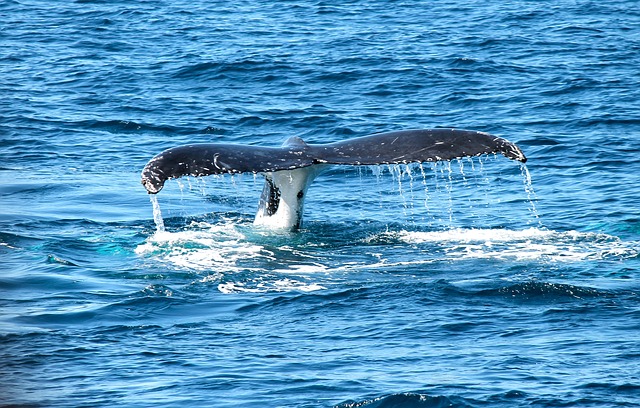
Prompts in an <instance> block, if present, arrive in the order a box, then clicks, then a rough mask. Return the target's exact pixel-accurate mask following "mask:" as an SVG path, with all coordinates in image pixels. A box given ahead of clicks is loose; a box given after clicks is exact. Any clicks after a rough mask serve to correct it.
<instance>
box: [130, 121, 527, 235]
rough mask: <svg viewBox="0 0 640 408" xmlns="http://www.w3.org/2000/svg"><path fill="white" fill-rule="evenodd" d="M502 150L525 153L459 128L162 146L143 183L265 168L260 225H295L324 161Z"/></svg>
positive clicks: (395, 160)
mask: <svg viewBox="0 0 640 408" xmlns="http://www.w3.org/2000/svg"><path fill="white" fill-rule="evenodd" d="M491 153H494V154H495V153H501V154H503V155H504V156H506V157H507V158H509V159H512V160H518V161H521V162H523V163H524V162H526V161H527V158H526V157H525V155H524V154H523V153H522V151H521V150H520V149H519V148H518V147H517V146H516V145H515V144H513V143H511V142H509V141H507V140H505V139H502V138H500V137H497V136H493V135H490V134H488V133H484V132H477V131H472V130H459V129H422V130H401V131H396V132H387V133H378V134H374V135H370V136H364V137H359V138H355V139H350V140H345V141H341V142H335V143H329V144H323V145H310V144H307V143H305V142H304V141H303V140H302V139H300V138H298V137H292V138H289V139H288V140H287V141H286V142H285V143H284V145H283V146H282V147H261V146H248V145H236V144H218V143H206V144H190V145H184V146H178V147H174V148H171V149H168V150H165V151H163V152H162V153H160V154H158V155H157V156H155V157H154V158H152V159H151V160H150V161H149V163H147V165H146V166H145V167H144V169H143V170H142V180H141V181H142V184H143V185H144V187H145V188H146V190H147V192H148V193H149V194H156V193H158V192H159V191H160V190H162V187H163V186H164V183H165V181H166V180H168V179H173V178H179V177H182V176H195V177H198V176H207V175H211V174H223V173H263V174H264V175H265V178H266V183H265V188H264V191H263V194H262V197H261V199H260V206H259V209H258V214H257V216H256V221H255V222H256V224H264V225H269V226H272V227H283V228H297V227H299V226H300V225H301V220H302V208H303V202H304V196H305V195H306V190H307V188H308V186H309V184H310V183H311V182H312V181H313V179H314V178H315V177H316V176H317V175H318V174H319V173H320V172H321V170H322V169H324V168H325V167H326V166H322V165H340V164H341V165H377V164H401V163H404V164H407V163H421V162H435V161H442V160H452V159H456V158H462V157H472V156H479V155H482V154H491Z"/></svg>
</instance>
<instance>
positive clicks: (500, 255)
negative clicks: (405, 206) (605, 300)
mask: <svg viewBox="0 0 640 408" xmlns="http://www.w3.org/2000/svg"><path fill="white" fill-rule="evenodd" d="M386 234H387V235H392V236H393V235H394V234H395V237H396V238H397V239H399V240H400V241H402V242H405V243H408V244H424V243H436V244H439V245H441V246H442V247H444V250H445V252H446V254H447V257H448V258H451V259H468V258H484V259H489V258H495V259H517V260H535V259H545V260H550V261H561V262H564V261H579V260H586V259H603V258H606V257H609V256H618V257H620V256H635V255H637V253H638V251H637V248H635V245H633V244H630V243H624V242H622V241H621V240H620V239H619V238H617V237H614V236H611V235H607V234H599V233H590V232H578V231H567V232H558V231H550V230H546V229H541V228H528V229H524V230H507V229H477V228H456V229H451V230H446V231H429V232H422V231H418V232H416V231H400V232H397V233H386Z"/></svg>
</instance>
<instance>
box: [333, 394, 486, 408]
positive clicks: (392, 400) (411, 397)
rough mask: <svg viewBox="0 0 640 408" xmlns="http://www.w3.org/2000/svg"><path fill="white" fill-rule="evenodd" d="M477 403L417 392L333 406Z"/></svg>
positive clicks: (427, 407) (420, 407) (424, 407)
mask: <svg viewBox="0 0 640 408" xmlns="http://www.w3.org/2000/svg"><path fill="white" fill-rule="evenodd" d="M476 406H478V404H477V403H475V402H474V401H472V400H470V399H466V398H462V397H455V396H453V397H447V396H442V395H438V396H430V395H426V394H417V393H403V394H392V395H387V396H384V397H378V398H373V399H370V400H364V401H359V402H357V401H346V402H343V403H341V404H338V405H336V406H335V408H361V407H367V408H392V407H403V408H414V407H415V408H441V407H476Z"/></svg>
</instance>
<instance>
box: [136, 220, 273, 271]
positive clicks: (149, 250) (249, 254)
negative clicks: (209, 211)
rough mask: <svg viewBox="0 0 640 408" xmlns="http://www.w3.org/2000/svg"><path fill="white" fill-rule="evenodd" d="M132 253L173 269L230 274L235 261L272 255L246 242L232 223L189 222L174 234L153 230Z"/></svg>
mask: <svg viewBox="0 0 640 408" xmlns="http://www.w3.org/2000/svg"><path fill="white" fill-rule="evenodd" d="M135 252H136V253H137V254H138V255H141V256H149V257H154V258H155V259H157V260H160V261H161V262H163V263H168V264H171V265H172V266H173V267H175V268H177V269H189V270H194V271H204V270H210V271H211V270H212V271H224V272H233V271H237V270H239V269H242V268H240V267H238V265H237V262H238V261H239V260H247V259H253V258H267V259H268V258H270V257H272V256H273V254H272V253H270V252H269V251H266V250H265V249H264V248H263V247H262V246H260V245H257V244H254V243H251V242H249V241H247V239H246V236H245V235H244V234H243V233H242V232H241V231H240V230H239V229H238V227H237V226H236V225H234V224H232V223H225V224H219V225H214V224H208V223H203V222H200V223H196V222H194V223H191V224H190V225H189V226H188V227H187V229H185V230H183V231H178V232H169V231H157V232H156V233H155V234H153V235H152V236H151V237H149V239H147V241H146V242H145V243H144V244H141V245H139V246H138V247H137V248H136V250H135Z"/></svg>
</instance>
